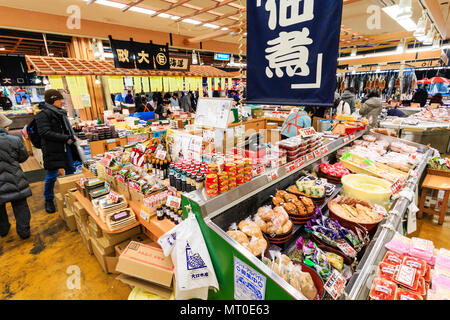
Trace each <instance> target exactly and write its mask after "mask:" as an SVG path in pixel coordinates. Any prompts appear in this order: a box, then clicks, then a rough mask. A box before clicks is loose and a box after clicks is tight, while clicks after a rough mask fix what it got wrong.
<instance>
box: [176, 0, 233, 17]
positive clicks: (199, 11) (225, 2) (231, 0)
mask: <svg viewBox="0 0 450 320" xmlns="http://www.w3.org/2000/svg"><path fill="white" fill-rule="evenodd" d="M233 1H235V0H225V1H222V2H217V3H216V4H214V5H212V6H209V7H207V8H203V9H200V10H197V11H195V12H192V13H189V14H187V15H184V16H182V17H180V19H178V20H177V21H183V20H184V19H188V18H192V17H194V16H197V15H199V14H201V13H204V12H208V11H210V10H214V9H217V8H219V7H223V6H225V5H228V4H230V3H231V2H233Z"/></svg>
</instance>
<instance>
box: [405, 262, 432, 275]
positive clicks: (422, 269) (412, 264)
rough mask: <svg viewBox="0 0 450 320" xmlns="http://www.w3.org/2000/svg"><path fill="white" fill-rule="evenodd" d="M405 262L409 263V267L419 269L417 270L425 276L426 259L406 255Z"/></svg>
mask: <svg viewBox="0 0 450 320" xmlns="http://www.w3.org/2000/svg"><path fill="white" fill-rule="evenodd" d="M403 264H404V265H407V266H408V267H411V268H415V269H417V272H418V273H419V275H420V276H422V277H423V276H425V273H426V272H427V263H426V262H425V260H422V259H419V258H414V257H404V258H403Z"/></svg>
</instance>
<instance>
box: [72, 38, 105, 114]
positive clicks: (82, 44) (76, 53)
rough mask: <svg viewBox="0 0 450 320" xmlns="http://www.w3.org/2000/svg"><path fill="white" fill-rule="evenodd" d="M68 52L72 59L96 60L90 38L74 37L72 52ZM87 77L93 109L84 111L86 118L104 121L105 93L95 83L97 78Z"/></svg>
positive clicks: (99, 85)
mask: <svg viewBox="0 0 450 320" xmlns="http://www.w3.org/2000/svg"><path fill="white" fill-rule="evenodd" d="M68 52H69V55H72V56H69V57H70V58H77V59H83V60H95V57H94V51H93V49H92V39H90V38H78V37H73V38H72V43H71V45H70V50H68ZM85 77H86V83H87V87H88V91H89V95H90V97H91V107H90V108H84V111H85V112H86V117H87V118H88V119H89V120H94V119H95V118H98V119H100V120H103V113H104V109H105V107H104V106H105V101H104V99H103V91H102V87H101V84H96V83H95V76H85ZM80 111H81V110H80ZM80 114H81V112H80Z"/></svg>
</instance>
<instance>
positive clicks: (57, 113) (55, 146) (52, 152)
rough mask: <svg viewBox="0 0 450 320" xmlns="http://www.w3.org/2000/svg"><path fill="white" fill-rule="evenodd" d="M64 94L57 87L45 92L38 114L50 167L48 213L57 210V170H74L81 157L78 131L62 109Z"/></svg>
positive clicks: (38, 122) (47, 177) (47, 196)
mask: <svg viewBox="0 0 450 320" xmlns="http://www.w3.org/2000/svg"><path fill="white" fill-rule="evenodd" d="M63 103H64V97H63V96H62V95H61V93H59V92H58V91H57V90H53V89H52V90H47V91H46V92H45V103H40V104H39V108H40V110H41V111H40V112H39V113H38V114H37V115H36V117H35V119H36V124H37V129H38V130H37V131H38V134H39V135H40V137H41V144H42V155H43V158H44V169H46V170H47V175H46V177H45V185H44V199H45V210H46V211H47V212H48V213H54V212H55V211H56V209H55V205H54V203H53V199H54V197H55V195H54V191H53V189H54V187H55V182H56V178H57V177H58V170H59V169H64V170H65V174H72V173H75V167H74V165H73V163H74V161H80V160H81V159H80V156H79V154H78V150H77V147H76V145H75V133H74V131H73V129H72V126H71V124H70V122H69V119H68V118H67V112H66V111H65V110H64V109H62V106H63Z"/></svg>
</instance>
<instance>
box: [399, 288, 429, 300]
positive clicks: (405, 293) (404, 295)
mask: <svg viewBox="0 0 450 320" xmlns="http://www.w3.org/2000/svg"><path fill="white" fill-rule="evenodd" d="M395 300H423V298H422V297H421V296H420V295H418V294H417V293H414V292H411V291H409V290H406V289H404V288H398V289H397V293H396V294H395Z"/></svg>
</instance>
